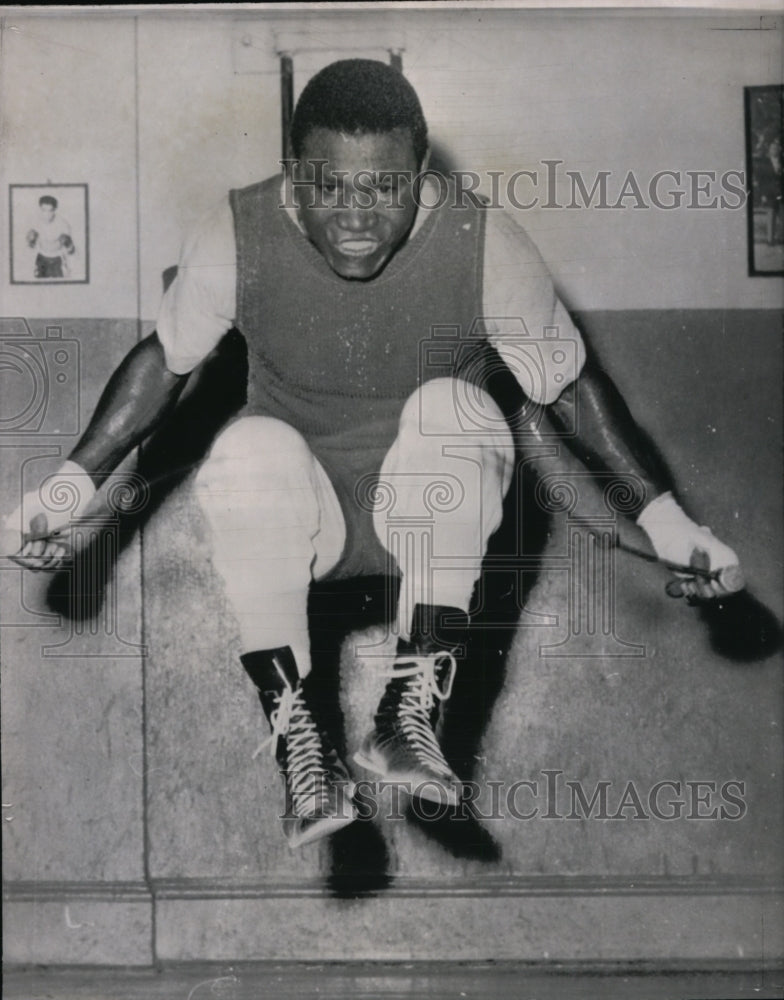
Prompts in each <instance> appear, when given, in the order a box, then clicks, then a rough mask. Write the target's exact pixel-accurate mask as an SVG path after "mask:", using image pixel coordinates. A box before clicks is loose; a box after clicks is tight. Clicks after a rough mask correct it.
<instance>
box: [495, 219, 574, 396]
mask: <svg viewBox="0 0 784 1000" xmlns="http://www.w3.org/2000/svg"><path fill="white" fill-rule="evenodd" d="M483 285H484V287H483V295H484V320H485V328H486V330H487V337H488V340H489V341H490V343H491V344H492V345H493V347H495V349H496V350H497V351H498V353H499V354H500V355H501V357H502V358H503V359H504V362H505V363H506V365H507V366H508V367H509V369H510V370H511V371H512V373H513V374H514V376H515V378H516V379H517V381H518V382H519V383H520V386H521V387H522V389H523V391H524V392H525V394H526V395H527V396H528V397H529V398H530V399H532V400H533V401H534V402H535V403H553V402H555V400H556V399H558V397H559V396H560V394H561V392H562V391H563V390H564V389H565V388H566V386H567V385H569V383H570V382H574V380H575V379H576V378H577V377H578V375H579V374H580V371H581V369H582V367H583V365H584V364H585V345H584V344H583V340H582V337H581V336H580V333H579V331H578V330H577V328H576V327H575V326H574V324H573V323H572V321H571V319H570V317H569V314H568V312H567V311H566V309H565V307H564V305H563V303H562V302H561V301H560V299H559V298H558V296H557V295H556V292H555V288H554V287H553V281H552V278H551V277H550V273H549V271H548V269H547V265H546V264H545V263H544V261H543V260H542V256H541V254H540V253H539V251H538V250H537V248H536V246H535V245H534V243H533V241H532V240H531V239H530V238H529V236H528V234H527V233H526V232H525V230H524V229H522V227H520V226H519V225H518V224H517V223H516V222H515V220H514V219H513V218H512V217H511V216H509V215H508V214H507V213H506V212H504V211H503V210H500V209H487V228H486V233H485V259H484V279H483Z"/></svg>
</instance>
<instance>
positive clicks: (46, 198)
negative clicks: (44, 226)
mask: <svg viewBox="0 0 784 1000" xmlns="http://www.w3.org/2000/svg"><path fill="white" fill-rule="evenodd" d="M38 207H39V208H40V209H41V212H42V214H43V216H44V217H45V218H46V219H53V218H54V213H55V212H56V211H57V199H56V198H53V197H52V196H51V195H50V194H45V195H43V196H42V197H40V198H39V199H38Z"/></svg>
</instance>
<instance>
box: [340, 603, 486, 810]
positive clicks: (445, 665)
mask: <svg viewBox="0 0 784 1000" xmlns="http://www.w3.org/2000/svg"><path fill="white" fill-rule="evenodd" d="M447 616H448V617H449V618H450V619H452V620H453V622H454V624H451V625H444V624H443V620H444V619H445V618H446V617H447ZM467 627H468V616H467V615H466V614H465V612H464V611H460V610H459V609H457V608H446V607H441V606H433V605H424V604H418V605H417V606H416V608H415V609H414V623H413V628H412V632H411V639H410V641H405V640H403V639H400V640H399V641H398V647H397V653H396V656H395V662H394V664H393V666H392V670H391V672H390V674H389V677H390V680H389V682H388V683H387V686H386V690H385V691H384V694H383V696H382V698H381V701H380V702H379V705H378V710H377V712H376V715H375V719H374V721H375V729H374V730H373V732H371V733H370V734H369V735H368V736H367V737H366V738H365V740H364V741H363V743H362V746H361V748H360V750H359V751H358V752H357V753H356V754H355V755H354V760H355V761H356V763H357V764H359V765H360V766H361V767H365V768H367V769H368V770H369V771H372V772H373V773H375V774H377V775H379V776H381V777H383V778H384V779H386V780H387V781H395V782H401V783H405V784H407V785H409V787H410V790H411V792H412V794H414V795H419V796H420V797H421V798H424V799H428V800H431V801H434V802H439V803H444V802H445V803H447V804H449V805H457V804H458V802H459V801H460V796H461V791H462V782H461V781H460V779H459V778H458V777H457V775H456V774H455V773H454V771H453V770H452V768H451V767H450V766H449V764H448V763H447V761H446V758H445V757H444V755H443V753H442V751H441V748H440V746H439V745H438V740H437V739H436V734H435V728H436V725H437V723H438V717H439V711H440V706H441V703H442V702H444V701H446V700H447V699H448V698H449V695H450V694H451V691H452V683H453V681H454V677H455V670H456V662H455V652H456V650H458V649H459V647H460V645H461V643H462V642H463V641H464V640H465V633H466V629H467Z"/></svg>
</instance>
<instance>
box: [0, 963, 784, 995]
mask: <svg viewBox="0 0 784 1000" xmlns="http://www.w3.org/2000/svg"><path fill="white" fill-rule="evenodd" d="M3 996H4V997H5V998H6V1000H209V998H218V1000H259V998H261V997H281V998H286V997H297V998H300V997H319V998H322V1000H333V998H334V1000H338V998H343V997H362V998H364V1000H375V998H378V1000H393V998H395V997H411V996H428V997H432V998H434V1000H437V998H444V1000H446V998H447V997H449V998H452V997H454V998H461V997H468V998H474V1000H489V998H493V1000H496V998H498V997H509V998H515V1000H518V998H519V1000H593V998H596V1000H746V998H752V997H753V998H755V1000H773V998H781V997H782V996H784V971H777V970H770V971H765V972H762V971H760V972H757V971H754V972H715V971H714V972H687V971H673V972H669V973H662V972H653V971H652V970H646V969H642V968H638V969H635V970H634V971H632V970H630V969H627V970H624V971H620V970H615V971H613V970H610V969H607V968H604V969H597V970H596V971H586V967H585V966H584V965H583V966H581V967H580V968H568V967H563V966H554V967H548V968H546V969H544V968H542V967H537V966H530V965H520V964H518V963H499V964H490V965H479V964H465V965H464V964H450V965H448V966H446V965H445V966H441V965H438V964H434V963H417V964H415V963H409V964H397V965H383V964H378V963H367V964H366V963H362V964H360V963H357V964H355V965H350V964H349V965H345V964H318V965H315V964H310V965H308V964H302V963H287V964H282V963H275V964H255V963H254V964H245V965H243V964H238V965H217V964H208V965H187V966H180V967H173V968H167V969H165V970H163V971H160V972H156V971H153V970H134V971H121V970H111V969H94V970H90V969H73V968H72V969H44V970H36V969H30V970H22V969H20V970H11V971H7V972H6V973H5V975H4V977H3Z"/></svg>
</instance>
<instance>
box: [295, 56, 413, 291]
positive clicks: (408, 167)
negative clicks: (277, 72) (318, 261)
mask: <svg viewBox="0 0 784 1000" xmlns="http://www.w3.org/2000/svg"><path fill="white" fill-rule="evenodd" d="M291 140H292V147H293V150H294V154H295V156H296V157H297V160H298V162H297V163H296V164H295V166H294V171H293V176H294V179H295V180H296V181H297V186H296V189H295V190H296V199H297V208H298V214H299V218H300V222H301V223H302V226H303V228H304V229H305V232H306V233H307V235H308V237H309V238H310V240H311V242H312V243H313V244H314V245H315V246H316V248H317V249H318V250H319V252H320V253H321V254H322V256H323V257H324V258H325V259H326V261H327V263H328V264H329V266H330V267H331V268H332V269H333V271H335V272H336V273H337V274H339V275H340V276H341V277H343V278H355V279H360V280H363V279H364V280H366V279H368V278H372V277H374V276H375V275H377V274H378V273H379V272H380V271H381V269H382V268H383V267H384V266H385V264H386V263H387V261H388V260H389V259H390V258H391V257H392V255H393V254H394V253H395V251H396V250H397V248H398V247H399V246H400V244H401V243H402V242H403V240H404V239H405V238H406V236H407V234H408V232H409V230H410V229H411V226H412V224H413V221H414V217H415V215H416V201H415V197H414V190H413V186H412V181H413V179H414V178H415V177H416V174H417V172H418V171H419V168H420V167H421V166H422V163H423V161H424V158H425V155H426V153H427V125H426V123H425V119H424V115H423V114H422V108H421V106H420V104H419V99H418V97H417V95H416V92H415V91H414V89H413V87H412V86H411V85H410V84H409V83H408V81H407V80H406V79H405V77H404V76H403V75H402V74H401V73H399V72H398V71H397V70H395V69H393V68H392V67H391V66H387V65H386V64H385V63H381V62H375V61H372V60H369V59H347V60H342V61H341V62H336V63H332V64H331V65H329V66H327V67H326V68H325V69H323V70H322V71H321V72H320V73H318V74H316V76H314V77H313V79H312V80H310V82H309V83H308V85H307V86H306V87H305V89H304V91H303V92H302V96H301V97H300V99H299V101H298V103H297V108H296V110H295V112H294V118H293V121H292V126H291Z"/></svg>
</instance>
